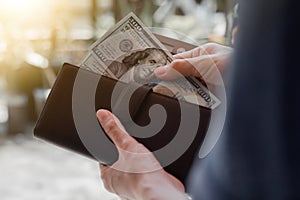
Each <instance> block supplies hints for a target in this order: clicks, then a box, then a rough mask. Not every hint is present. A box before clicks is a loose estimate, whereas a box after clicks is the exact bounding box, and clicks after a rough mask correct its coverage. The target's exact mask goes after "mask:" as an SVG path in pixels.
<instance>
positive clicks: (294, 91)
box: [187, 0, 300, 200]
mask: <svg viewBox="0 0 300 200" xmlns="http://www.w3.org/2000/svg"><path fill="white" fill-rule="evenodd" d="M298 2H299V1H297V0H251V1H241V2H240V16H239V32H238V35H237V37H238V38H237V44H236V51H235V53H236V54H235V55H234V59H233V63H232V66H231V67H232V73H231V81H230V84H229V85H230V86H229V88H230V89H229V91H227V96H228V98H229V99H228V102H229V105H228V112H227V119H226V126H225V128H224V130H223V133H222V135H221V137H220V139H219V141H218V143H217V145H216V146H215V148H214V149H213V151H212V152H211V153H210V154H209V155H208V156H207V157H206V158H205V159H202V160H200V159H198V158H196V160H195V164H194V166H193V170H192V172H191V174H190V181H189V183H188V186H187V190H188V192H190V193H191V195H192V196H193V198H194V199H199V200H206V199H212V200H215V199H231V200H232V199H264V200H265V199H270V200H274V199H300V192H299V188H300V156H299V152H300V106H299V104H300V95H299V92H300V83H299V82H300V78H299V76H300V73H299V69H300V64H299V63H300V59H299V57H300V52H299V48H300V44H299V41H300V40H299V37H300V31H299V29H300V23H299V20H300V14H299V13H300V11H299V8H300V6H299V3H298Z"/></svg>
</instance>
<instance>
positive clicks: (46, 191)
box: [0, 0, 237, 200]
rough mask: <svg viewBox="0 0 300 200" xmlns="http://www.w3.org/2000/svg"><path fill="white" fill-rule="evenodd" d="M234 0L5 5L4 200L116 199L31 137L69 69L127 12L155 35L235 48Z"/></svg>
mask: <svg viewBox="0 0 300 200" xmlns="http://www.w3.org/2000/svg"><path fill="white" fill-rule="evenodd" d="M236 3H237V2H236V1H235V0H185V1H182V0H38V1H37V0H0V199H1V200H4V199H5V200H6V199H9V200H11V199H18V200H20V199H22V200H23V199H30V200H33V199H47V200H48V199H64V200H66V199H72V200H74V199H75V200H76V199H117V198H116V197H115V196H113V195H111V194H109V193H108V192H106V191H105V190H104V189H103V186H102V183H101V181H100V179H99V171H98V166H97V163H95V162H93V161H90V160H88V159H86V158H83V157H81V156H79V155H75V154H73V153H71V152H67V151H65V150H62V149H59V148H57V147H55V146H53V145H50V144H46V143H44V142H42V141H39V140H37V139H35V138H33V136H32V132H33V127H34V124H35V122H36V120H37V117H38V115H39V113H40V112H41V109H42V107H43V104H44V102H45V100H46V98H47V95H48V93H49V91H50V89H51V86H52V84H53V82H54V81H55V78H56V75H57V73H58V72H59V70H60V67H61V66H62V64H63V63H64V62H69V63H72V64H75V65H76V64H79V63H80V61H81V60H82V59H83V57H84V56H85V54H86V53H87V49H88V47H89V46H90V45H91V44H92V43H93V42H95V41H96V40H97V39H98V38H100V37H101V36H102V35H103V34H104V33H105V32H106V31H107V30H108V29H109V28H110V27H111V26H113V25H114V24H115V23H116V22H117V21H119V20H120V19H121V18H122V17H124V16H125V15H126V14H128V13H129V12H134V13H135V14H136V15H138V16H139V17H140V18H141V19H142V21H143V22H144V23H145V24H146V25H147V26H149V27H152V28H151V30H153V32H158V33H160V34H162V35H165V36H168V37H172V38H176V39H180V40H186V38H188V39H189V41H193V42H194V43H196V44H198V45H199V44H203V43H205V42H208V41H214V42H218V43H221V44H226V45H231V43H230V41H231V30H232V27H233V24H234V18H235V17H236V13H235V5H236Z"/></svg>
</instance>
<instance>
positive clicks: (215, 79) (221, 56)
mask: <svg viewBox="0 0 300 200" xmlns="http://www.w3.org/2000/svg"><path fill="white" fill-rule="evenodd" d="M231 53H232V48H230V47H226V46H223V45H220V44H216V43H207V44H204V45H202V46H199V47H197V48H195V49H192V50H190V51H186V52H183V53H180V54H176V55H174V58H175V60H174V61H173V62H172V63H170V64H168V65H166V66H162V67H158V68H157V69H155V71H154V73H155V75H156V76H157V78H160V79H163V80H172V79H176V78H178V77H179V76H195V77H201V78H202V79H203V80H204V81H205V82H206V83H208V84H213V85H223V82H222V78H221V76H220V74H223V72H224V71H225V69H226V65H227V63H228V61H229V59H230V55H231Z"/></svg>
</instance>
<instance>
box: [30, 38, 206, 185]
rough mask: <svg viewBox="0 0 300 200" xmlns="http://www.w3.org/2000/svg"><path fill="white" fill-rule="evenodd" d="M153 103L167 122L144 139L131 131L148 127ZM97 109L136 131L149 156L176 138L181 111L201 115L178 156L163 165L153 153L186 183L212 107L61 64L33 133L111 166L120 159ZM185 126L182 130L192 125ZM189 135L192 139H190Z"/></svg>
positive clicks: (175, 42)
mask: <svg viewBox="0 0 300 200" xmlns="http://www.w3.org/2000/svg"><path fill="white" fill-rule="evenodd" d="M159 39H160V40H164V39H166V37H163V36H161V37H159ZM167 39H168V41H167V42H168V43H170V41H173V42H174V44H173V45H174V47H175V48H174V50H175V51H176V47H179V46H180V47H182V46H183V45H187V46H186V49H187V50H188V49H191V48H192V47H193V45H190V44H187V43H183V42H180V41H176V40H173V39H170V38H167ZM116 84H118V90H119V91H118V92H114V93H113V91H114V90H116V89H115V86H116ZM132 88H135V89H136V90H135V91H134V92H133V93H132V94H131V96H130V97H126V95H128V94H130V92H129V91H131V90H132ZM112 99H114V100H112ZM123 99H129V101H128V102H126V101H123ZM128 104H129V105H128ZM157 105H160V106H162V107H163V108H164V110H165V114H166V119H165V123H164V125H163V127H162V128H161V129H160V130H158V131H157V133H156V134H154V135H151V136H149V137H145V135H144V133H143V132H139V131H137V130H135V129H136V127H137V125H138V126H140V127H143V126H147V124H149V123H151V116H149V111H150V110H151V107H153V106H157ZM126 108H127V109H126ZM98 109H108V110H113V111H114V114H115V115H116V116H117V117H118V118H119V119H120V121H121V122H122V123H123V124H124V126H125V128H126V129H127V131H128V132H129V134H131V133H134V135H133V137H134V138H136V139H137V140H138V141H139V142H140V143H142V144H144V145H145V146H146V147H147V148H148V149H149V150H151V151H153V152H156V151H157V150H160V149H162V148H164V147H165V146H166V145H168V144H170V143H171V141H172V140H174V138H175V137H176V134H177V133H178V129H179V126H181V122H182V118H183V116H182V110H184V112H185V113H193V112H199V116H201V120H198V121H197V122H196V125H197V129H196V133H192V132H189V131H187V132H186V133H184V134H186V135H184V136H183V137H185V136H186V137H189V136H191V137H193V141H191V143H190V144H189V146H188V147H187V148H186V150H185V151H183V152H181V154H180V155H181V156H179V157H178V158H177V159H175V160H174V161H173V162H171V163H164V160H163V158H160V157H159V155H157V154H155V153H154V155H155V156H157V159H158V160H159V161H160V162H161V164H162V165H163V166H165V167H164V169H165V170H166V171H167V172H169V173H171V174H173V175H174V176H175V177H177V178H178V179H179V180H180V181H182V182H185V180H186V177H187V175H188V173H189V170H190V167H191V165H192V162H193V160H194V157H195V156H196V155H197V153H198V151H199V148H200V146H201V143H202V141H203V139H204V137H205V134H206V131H207V129H208V125H209V122H210V116H211V110H210V109H207V108H205V107H201V106H198V105H194V104H191V103H187V102H181V101H178V100H177V99H175V98H171V97H168V96H164V95H161V94H158V93H154V92H153V91H152V90H151V88H149V87H147V86H136V85H132V84H125V83H121V82H118V81H116V80H114V79H111V78H108V77H105V76H100V75H99V74H96V73H93V72H90V71H88V70H85V69H82V68H79V67H77V66H74V65H71V64H67V63H65V64H64V65H63V66H62V68H61V70H60V72H59V74H58V77H57V79H56V82H55V84H54V86H53V88H52V90H51V92H50V94H49V96H48V99H47V101H46V104H45V106H44V108H43V111H42V113H41V114H40V116H39V119H38V121H37V123H36V126H35V129H34V135H35V136H36V137H37V138H41V139H43V140H46V141H48V142H50V143H53V144H55V145H58V146H60V147H63V148H66V149H68V150H71V151H74V152H77V153H80V154H82V155H84V156H87V157H89V158H92V159H95V160H97V161H99V162H101V163H103V164H107V165H111V164H112V163H114V162H115V161H116V160H117V159H118V152H117V149H116V147H115V146H114V145H113V143H112V142H111V141H110V140H109V139H108V137H107V136H106V134H105V133H104V132H103V130H102V128H101V126H100V124H99V123H98V121H97V118H96V111H97V110H98ZM128 111H129V113H128ZM129 115H130V116H129ZM184 117H188V116H184ZM128 119H132V120H128ZM188 121H191V122H188V123H192V121H193V120H188ZM90 123H91V124H90ZM188 123H187V124H185V126H193V125H195V124H188ZM193 123H194V122H193ZM197 123H198V124H197ZM193 134H195V135H194V136H193ZM179 147H180V145H179V146H176V145H173V146H171V147H170V149H169V152H170V151H171V152H174V154H175V153H176V151H177V150H178V149H180V148H179ZM170 155H171V154H170Z"/></svg>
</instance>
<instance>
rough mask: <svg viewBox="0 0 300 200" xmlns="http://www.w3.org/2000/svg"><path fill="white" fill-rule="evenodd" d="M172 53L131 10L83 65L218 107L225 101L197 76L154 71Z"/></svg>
mask: <svg viewBox="0 0 300 200" xmlns="http://www.w3.org/2000/svg"><path fill="white" fill-rule="evenodd" d="M173 60H174V59H173V57H172V55H171V53H170V52H169V51H168V50H167V48H166V47H165V46H164V45H163V44H162V43H161V42H160V41H159V40H158V39H157V38H156V37H155V36H154V34H153V33H152V32H151V31H150V29H149V28H148V27H146V26H145V25H144V24H143V23H142V21H141V20H140V19H139V18H138V17H137V16H136V15H135V14H134V13H130V14H128V15H127V16H125V17H124V18H123V19H122V20H121V21H119V22H118V23H117V24H116V25H115V26H113V27H112V28H111V29H110V30H109V31H108V32H106V33H105V34H104V35H103V36H102V37H101V38H100V39H98V40H97V41H96V42H95V43H94V44H92V45H91V47H90V48H89V52H88V54H87V55H86V57H85V58H84V59H83V61H82V63H81V64H80V67H81V68H84V69H87V70H90V71H92V72H94V73H98V74H100V75H104V76H108V77H110V78H113V79H116V80H118V81H122V82H125V83H130V82H136V83H139V84H142V85H148V86H149V87H153V91H154V92H158V93H161V94H164V95H168V96H171V97H174V98H177V99H179V100H183V101H187V102H190V103H193V104H197V105H200V106H203V107H207V108H209V109H215V108H216V107H218V105H219V104H220V103H221V102H220V100H219V99H218V98H217V97H216V96H215V95H213V94H212V93H211V92H210V91H208V89H207V88H206V87H205V86H204V85H203V84H202V83H201V82H200V81H199V80H198V79H196V78H195V77H184V76H180V75H179V76H178V77H179V78H178V79H176V80H172V81H162V80H159V79H158V78H157V77H156V76H155V74H154V70H155V69H156V68H157V67H159V66H164V65H167V64H168V63H171V62H172V61H173Z"/></svg>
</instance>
